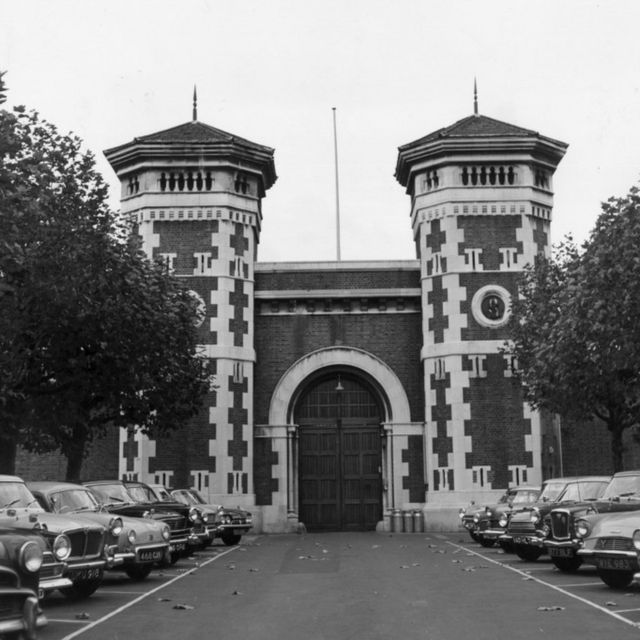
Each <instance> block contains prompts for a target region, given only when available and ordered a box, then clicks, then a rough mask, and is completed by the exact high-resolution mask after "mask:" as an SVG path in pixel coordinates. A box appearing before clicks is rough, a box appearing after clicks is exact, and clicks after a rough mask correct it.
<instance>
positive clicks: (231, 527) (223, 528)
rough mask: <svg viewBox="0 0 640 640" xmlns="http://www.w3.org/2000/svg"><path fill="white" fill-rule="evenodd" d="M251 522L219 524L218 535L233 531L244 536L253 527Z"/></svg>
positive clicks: (232, 532)
mask: <svg viewBox="0 0 640 640" xmlns="http://www.w3.org/2000/svg"><path fill="white" fill-rule="evenodd" d="M251 527H252V525H250V524H221V525H218V529H217V532H216V535H217V536H218V537H219V536H221V535H222V534H223V533H231V534H235V535H237V536H242V535H244V534H245V533H247V532H248V531H249V530H250V529H251Z"/></svg>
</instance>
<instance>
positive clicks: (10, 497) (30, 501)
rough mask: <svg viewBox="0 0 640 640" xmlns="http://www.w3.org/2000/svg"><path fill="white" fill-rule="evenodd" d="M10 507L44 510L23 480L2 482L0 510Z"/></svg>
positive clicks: (0, 487) (0, 486)
mask: <svg viewBox="0 0 640 640" xmlns="http://www.w3.org/2000/svg"><path fill="white" fill-rule="evenodd" d="M9 507H18V508H21V509H26V508H29V509H33V511H38V512H41V511H44V509H43V508H42V507H41V506H40V505H39V504H38V501H37V500H36V499H35V498H34V496H33V494H32V493H31V491H29V489H27V487H26V486H25V485H24V484H23V483H22V482H0V510H2V509H8V508H9Z"/></svg>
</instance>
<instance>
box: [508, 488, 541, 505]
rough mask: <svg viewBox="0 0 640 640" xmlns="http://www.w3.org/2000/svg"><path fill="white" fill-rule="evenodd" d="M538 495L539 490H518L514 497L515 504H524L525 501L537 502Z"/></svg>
mask: <svg viewBox="0 0 640 640" xmlns="http://www.w3.org/2000/svg"><path fill="white" fill-rule="evenodd" d="M537 497H538V492H537V491H518V492H517V493H516V495H515V496H514V497H513V504H524V503H525V502H535V501H536V499H537Z"/></svg>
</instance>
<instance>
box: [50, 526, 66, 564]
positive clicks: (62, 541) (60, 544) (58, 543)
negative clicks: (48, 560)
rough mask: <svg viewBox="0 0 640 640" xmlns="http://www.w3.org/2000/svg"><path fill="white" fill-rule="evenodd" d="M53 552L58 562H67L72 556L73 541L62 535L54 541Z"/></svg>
mask: <svg viewBox="0 0 640 640" xmlns="http://www.w3.org/2000/svg"><path fill="white" fill-rule="evenodd" d="M52 551H53V555H54V556H55V557H56V560H60V561H61V562H62V561H63V560H66V559H67V558H68V557H69V556H70V555H71V540H69V538H68V537H67V536H66V535H65V534H64V533H61V534H60V535H59V536H56V539H55V540H54V541H53V545H52Z"/></svg>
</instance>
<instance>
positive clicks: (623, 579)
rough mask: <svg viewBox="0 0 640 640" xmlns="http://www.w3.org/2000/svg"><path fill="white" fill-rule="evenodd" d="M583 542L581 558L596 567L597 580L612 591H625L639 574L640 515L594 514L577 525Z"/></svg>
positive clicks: (632, 512)
mask: <svg viewBox="0 0 640 640" xmlns="http://www.w3.org/2000/svg"><path fill="white" fill-rule="evenodd" d="M575 526H576V534H577V535H578V536H579V537H580V538H581V539H582V548H581V549H578V555H579V556H580V557H581V558H582V559H583V560H584V562H585V563H586V564H590V565H594V566H595V567H596V570H597V572H598V576H599V577H600V579H601V580H602V582H604V583H605V584H606V585H608V586H609V587H612V588H613V589H624V588H626V587H627V586H629V585H630V584H631V582H632V581H633V579H634V574H635V573H637V572H638V571H640V564H639V563H638V553H640V511H626V512H622V513H605V514H591V515H587V516H585V517H584V518H581V519H579V520H577V521H576V525H575Z"/></svg>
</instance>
